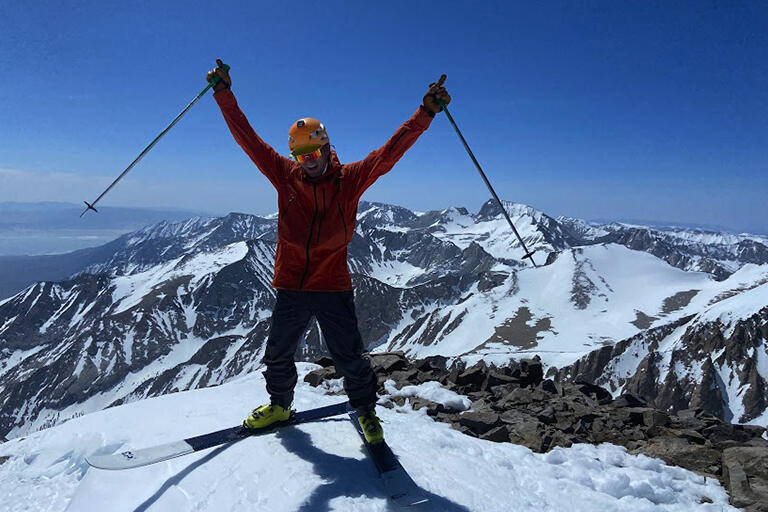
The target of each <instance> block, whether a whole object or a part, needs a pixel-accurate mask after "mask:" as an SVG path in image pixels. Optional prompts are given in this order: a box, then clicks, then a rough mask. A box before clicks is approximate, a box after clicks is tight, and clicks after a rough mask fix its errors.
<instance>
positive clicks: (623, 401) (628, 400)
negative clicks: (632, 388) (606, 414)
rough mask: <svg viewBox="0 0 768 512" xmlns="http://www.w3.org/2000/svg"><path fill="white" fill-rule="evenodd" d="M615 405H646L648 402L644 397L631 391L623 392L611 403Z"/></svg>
mask: <svg viewBox="0 0 768 512" xmlns="http://www.w3.org/2000/svg"><path fill="white" fill-rule="evenodd" d="M612 405H613V406H615V407H646V406H647V405H648V402H646V401H645V399H643V398H641V397H639V396H637V395H633V394H631V393H624V394H623V395H621V396H620V397H618V398H617V399H616V400H614V401H613V403H612Z"/></svg>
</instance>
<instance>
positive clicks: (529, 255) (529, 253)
mask: <svg viewBox="0 0 768 512" xmlns="http://www.w3.org/2000/svg"><path fill="white" fill-rule="evenodd" d="M431 85H433V84H430V86H431ZM437 104H438V105H440V106H441V107H442V109H443V111H445V115H446V116H448V121H450V122H451V125H453V129H454V130H456V135H458V136H459V139H461V143H462V144H464V149H466V150H467V153H468V154H469V158H471V159H472V163H474V164H475V167H476V168H477V171H478V172H479V173H480V176H481V177H482V178H483V181H484V182H485V186H486V187H488V190H490V192H491V195H492V196H493V198H494V199H495V200H496V202H497V203H498V204H499V208H501V211H502V213H503V214H504V217H505V218H506V219H507V222H508V223H509V227H511V228H512V231H513V232H514V233H515V236H516V237H517V239H518V240H519V241H520V245H522V246H523V250H524V251H525V256H523V259H530V260H531V263H532V264H533V266H534V267H537V268H538V265H536V261H535V260H534V259H533V254H534V253H535V252H536V251H535V250H533V251H529V250H528V247H526V245H525V242H523V237H521V236H520V233H518V232H517V228H515V225H514V224H513V223H512V219H510V218H509V214H508V213H507V209H506V208H504V204H503V203H502V202H501V199H499V196H498V195H496V191H495V190H493V186H492V185H491V182H490V181H488V177H487V176H486V175H485V173H484V172H483V168H482V167H480V163H479V162H478V161H477V158H475V154H474V153H472V150H471V149H470V148H469V144H467V141H466V139H465V138H464V136H463V135H462V134H461V130H459V127H458V126H457V125H456V121H454V120H453V116H452V115H451V113H450V112H449V111H448V106H447V105H446V104H445V102H444V101H443V100H440V99H438V100H437Z"/></svg>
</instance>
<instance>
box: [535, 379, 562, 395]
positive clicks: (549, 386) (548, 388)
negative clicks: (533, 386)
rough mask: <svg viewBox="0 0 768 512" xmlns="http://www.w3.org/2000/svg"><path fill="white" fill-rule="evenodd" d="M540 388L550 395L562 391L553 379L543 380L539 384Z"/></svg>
mask: <svg viewBox="0 0 768 512" xmlns="http://www.w3.org/2000/svg"><path fill="white" fill-rule="evenodd" d="M538 389H540V390H542V391H544V392H545V393H549V394H550V395H559V394H560V391H561V390H560V389H559V388H558V386H557V384H555V381H553V380H552V379H545V380H543V381H541V384H539V385H538Z"/></svg>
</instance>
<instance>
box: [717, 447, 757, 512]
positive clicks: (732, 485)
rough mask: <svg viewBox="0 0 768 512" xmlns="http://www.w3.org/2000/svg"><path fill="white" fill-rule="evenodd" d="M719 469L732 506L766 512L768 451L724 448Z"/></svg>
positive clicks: (749, 448) (751, 448)
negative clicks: (721, 467) (721, 470)
mask: <svg viewBox="0 0 768 512" xmlns="http://www.w3.org/2000/svg"><path fill="white" fill-rule="evenodd" d="M722 466H723V480H724V481H725V486H726V488H727V489H728V493H729V495H730V497H731V504H733V505H734V506H735V507H743V508H745V510H748V511H755V512H757V511H760V512H765V511H768V448H756V447H740V448H727V449H725V450H724V451H723V457H722Z"/></svg>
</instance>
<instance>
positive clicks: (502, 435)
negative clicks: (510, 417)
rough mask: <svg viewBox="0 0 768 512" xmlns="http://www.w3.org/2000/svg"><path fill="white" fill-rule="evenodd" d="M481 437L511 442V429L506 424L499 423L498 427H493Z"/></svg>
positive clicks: (497, 441)
mask: <svg viewBox="0 0 768 512" xmlns="http://www.w3.org/2000/svg"><path fill="white" fill-rule="evenodd" d="M480 439H484V440H486V441H493V442H495V443H507V442H509V430H507V426H506V425H499V426H498V427H495V428H492V429H491V430H489V431H488V432H486V433H485V434H483V435H481V436H480Z"/></svg>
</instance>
